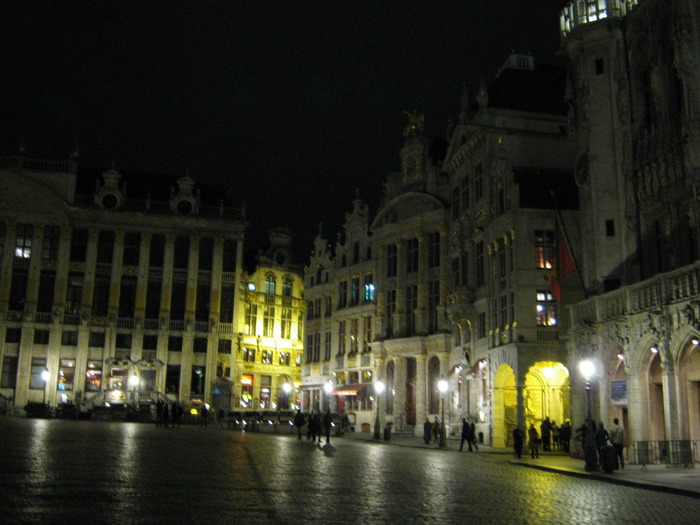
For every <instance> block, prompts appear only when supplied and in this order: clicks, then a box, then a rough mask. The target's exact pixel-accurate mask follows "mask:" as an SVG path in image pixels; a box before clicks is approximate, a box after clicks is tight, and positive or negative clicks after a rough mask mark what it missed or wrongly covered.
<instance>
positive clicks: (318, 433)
mask: <svg viewBox="0 0 700 525" xmlns="http://www.w3.org/2000/svg"><path fill="white" fill-rule="evenodd" d="M304 425H306V439H307V440H310V441H311V442H312V443H316V442H317V441H316V440H318V443H321V438H322V437H323V434H325V436H326V443H330V442H331V429H332V428H333V417H332V416H331V411H330V410H327V411H326V413H325V414H323V416H321V413H320V412H312V413H311V414H309V418H308V420H307V419H306V418H305V417H304V414H303V413H302V411H301V410H297V413H296V415H295V416H294V426H295V427H296V429H297V436H298V439H299V440H301V428H302V427H303V426H304Z"/></svg>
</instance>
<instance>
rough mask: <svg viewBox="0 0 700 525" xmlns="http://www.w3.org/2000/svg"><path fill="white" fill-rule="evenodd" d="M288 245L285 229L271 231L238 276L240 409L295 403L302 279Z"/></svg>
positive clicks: (236, 378) (301, 326) (294, 405)
mask: <svg viewBox="0 0 700 525" xmlns="http://www.w3.org/2000/svg"><path fill="white" fill-rule="evenodd" d="M291 246H292V237H291V234H290V233H289V232H288V231H287V230H284V229H276V230H273V231H271V232H270V236H269V246H268V247H267V249H266V250H263V251H260V252H258V253H257V254H256V255H255V257H254V260H253V261H252V263H251V268H250V269H246V270H245V271H244V274H243V278H242V280H241V290H240V301H241V302H240V308H239V309H238V327H239V332H238V335H237V341H236V343H235V344H236V352H235V375H234V380H233V388H234V396H235V397H234V403H233V404H234V406H236V407H238V408H241V409H256V410H261V409H269V410H275V409H295V408H297V407H298V405H299V401H298V396H299V392H298V389H299V387H300V386H301V353H302V349H303V340H302V338H303V333H304V322H303V321H304V308H305V303H304V300H303V293H304V282H303V280H302V278H301V265H297V264H295V262H294V260H293V256H292V250H291ZM285 385H288V386H285Z"/></svg>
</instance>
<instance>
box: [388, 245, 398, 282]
mask: <svg viewBox="0 0 700 525" xmlns="http://www.w3.org/2000/svg"><path fill="white" fill-rule="evenodd" d="M397 270H398V251H397V248H396V245H395V244H390V245H388V246H387V247H386V276H387V277H396V273H397Z"/></svg>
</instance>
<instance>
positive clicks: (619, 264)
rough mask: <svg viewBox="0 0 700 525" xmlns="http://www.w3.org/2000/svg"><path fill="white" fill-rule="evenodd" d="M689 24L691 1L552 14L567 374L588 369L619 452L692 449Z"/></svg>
mask: <svg viewBox="0 0 700 525" xmlns="http://www.w3.org/2000/svg"><path fill="white" fill-rule="evenodd" d="M699 24H700V4H698V2H697V1H696V0H677V1H671V2H667V1H658V0H627V1H622V0H607V1H604V0H597V1H577V2H572V3H571V4H569V5H568V6H567V7H566V8H565V9H564V11H563V12H562V14H561V35H562V46H563V49H564V51H565V52H566V54H567V55H568V58H569V61H570V80H569V83H570V95H571V100H570V102H571V121H572V126H573V129H572V131H573V132H574V134H575V137H576V140H577V142H578V148H579V152H578V156H577V161H576V164H575V166H576V176H577V182H578V184H579V186H580V192H581V197H582V198H581V215H582V217H581V225H582V232H581V233H582V237H581V249H580V250H579V253H580V254H581V263H582V264H581V266H582V269H583V281H584V285H585V287H586V289H587V291H588V294H589V295H590V298H589V299H587V300H584V301H581V302H580V303H578V304H577V305H576V306H574V307H573V308H572V309H571V322H572V326H571V341H570V356H571V363H570V368H572V369H573V368H574V367H575V366H576V362H575V361H578V360H583V359H588V360H590V361H592V362H593V363H594V365H595V373H594V375H593V377H592V378H591V392H590V394H591V397H592V405H593V410H592V416H593V418H594V419H596V420H601V421H604V422H605V423H606V424H608V423H610V422H611V421H612V419H613V418H614V417H618V418H619V419H620V421H622V422H623V423H624V424H625V426H626V427H627V430H628V436H629V440H630V442H635V441H657V440H695V441H697V440H698V439H700V411H699V410H698V403H699V402H698V394H699V392H700V387H699V385H700V353H698V351H697V349H696V342H697V340H698V338H699V336H700V311H699V309H698V305H699V304H700V301H699V299H700V288H699V285H698V268H699V267H698V263H697V261H698V256H699V255H700V228H698V224H699V223H698V217H699V215H698V212H699V210H698V190H697V184H698V180H699V178H698V174H699V173H700V77H698V63H700V33H699V32H698V27H699ZM572 385H573V386H574V387H575V388H574V392H573V396H572V402H573V403H574V412H575V414H576V415H577V419H578V420H579V421H580V420H581V419H582V417H583V414H585V411H586V409H585V403H586V397H585V395H584V388H585V386H584V381H583V378H582V377H578V380H577V381H575V382H572Z"/></svg>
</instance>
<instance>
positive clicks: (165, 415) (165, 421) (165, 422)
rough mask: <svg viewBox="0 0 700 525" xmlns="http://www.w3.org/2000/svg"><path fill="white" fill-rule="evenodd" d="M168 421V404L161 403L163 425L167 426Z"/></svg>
mask: <svg viewBox="0 0 700 525" xmlns="http://www.w3.org/2000/svg"><path fill="white" fill-rule="evenodd" d="M169 421H170V414H169V413H168V404H167V403H163V426H164V427H165V428H168V422H169Z"/></svg>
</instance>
